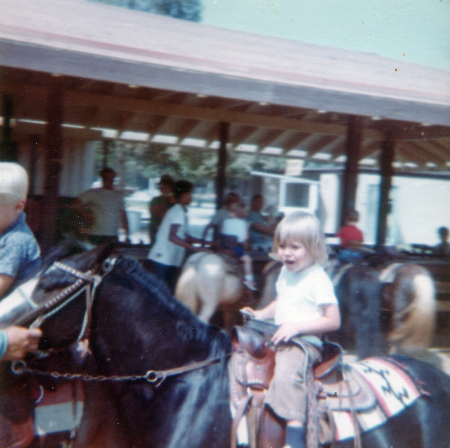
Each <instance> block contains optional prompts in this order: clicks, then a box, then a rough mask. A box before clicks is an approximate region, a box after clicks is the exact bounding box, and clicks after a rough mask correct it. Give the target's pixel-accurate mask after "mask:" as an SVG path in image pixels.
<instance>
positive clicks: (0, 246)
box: [0, 162, 40, 297]
mask: <svg viewBox="0 0 450 448" xmlns="http://www.w3.org/2000/svg"><path fill="white" fill-rule="evenodd" d="M27 192H28V175H27V172H26V171H25V170H24V168H22V167H21V166H20V165H18V164H17V163H11V162H0V297H2V296H4V295H5V294H6V293H7V292H8V291H9V290H10V289H12V288H13V287H14V286H15V285H16V284H17V283H18V282H20V281H21V280H23V279H24V278H25V277H27V276H28V275H29V274H31V273H32V272H33V271H34V270H36V269H37V268H38V267H39V264H40V251H39V246H38V244H37V241H36V239H35V238H34V235H33V233H32V232H31V230H30V229H29V227H28V225H27V224H26V222H25V213H24V209H25V204H26V200H27Z"/></svg>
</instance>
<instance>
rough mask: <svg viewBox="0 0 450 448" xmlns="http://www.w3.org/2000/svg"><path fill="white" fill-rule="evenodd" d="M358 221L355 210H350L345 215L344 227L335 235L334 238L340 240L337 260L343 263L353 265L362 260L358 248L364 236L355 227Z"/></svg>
mask: <svg viewBox="0 0 450 448" xmlns="http://www.w3.org/2000/svg"><path fill="white" fill-rule="evenodd" d="M358 221H359V213H358V212H357V211H356V210H350V211H349V212H348V213H347V218H346V220H345V226H343V227H341V228H340V229H339V231H338V233H336V236H337V237H339V238H340V239H341V245H340V249H339V253H338V260H339V261H341V262H343V263H353V262H358V261H361V260H362V259H363V255H362V253H361V252H360V251H359V247H360V246H361V244H362V242H363V240H364V235H363V233H362V231H361V230H360V229H359V228H358V227H357V225H356V224H357V223H358Z"/></svg>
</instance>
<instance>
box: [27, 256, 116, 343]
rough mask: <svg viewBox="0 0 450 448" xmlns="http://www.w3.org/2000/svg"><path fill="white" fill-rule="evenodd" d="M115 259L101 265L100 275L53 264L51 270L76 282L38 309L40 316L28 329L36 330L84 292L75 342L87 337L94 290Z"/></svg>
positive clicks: (58, 262) (61, 264)
mask: <svg viewBox="0 0 450 448" xmlns="http://www.w3.org/2000/svg"><path fill="white" fill-rule="evenodd" d="M115 261H116V258H111V259H109V258H108V259H107V260H105V261H104V262H103V264H102V265H101V268H102V272H101V274H97V273H94V272H95V271H94V270H88V271H86V272H81V271H79V270H77V269H75V268H73V267H71V266H69V265H67V264H64V263H62V262H60V261H56V262H54V263H53V265H52V266H51V268H56V269H59V270H62V271H65V272H67V273H69V274H71V275H73V276H74V277H75V278H76V279H77V280H76V281H75V282H74V283H72V284H71V285H70V286H68V287H66V288H64V289H63V290H62V291H60V292H59V293H58V294H57V295H56V296H55V297H52V298H50V299H49V300H48V301H46V302H45V303H44V304H43V305H41V306H40V307H39V310H40V314H39V316H38V317H37V318H36V319H35V320H34V321H33V323H32V324H31V325H30V328H38V327H40V326H41V325H42V323H43V322H44V321H45V320H47V319H48V318H49V317H51V316H53V315H54V314H56V313H57V312H58V311H59V310H61V309H62V308H64V307H65V306H66V305H68V304H69V303H70V302H72V301H73V300H75V299H76V298H77V297H78V296H79V295H80V294H82V293H84V292H86V311H85V314H84V318H83V324H82V326H81V330H80V333H79V336H78V338H77V339H76V341H80V340H81V339H83V338H86V337H88V334H87V333H88V329H89V324H90V320H91V313H92V305H93V300H94V296H95V290H96V289H97V287H98V285H100V283H101V282H102V280H103V277H104V276H105V275H106V274H108V273H109V272H111V270H112V269H113V267H114V264H115Z"/></svg>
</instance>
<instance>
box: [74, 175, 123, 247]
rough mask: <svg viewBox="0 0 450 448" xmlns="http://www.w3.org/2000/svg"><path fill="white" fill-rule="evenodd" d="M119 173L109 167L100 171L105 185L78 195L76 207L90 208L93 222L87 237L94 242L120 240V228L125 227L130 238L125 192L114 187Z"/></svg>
mask: <svg viewBox="0 0 450 448" xmlns="http://www.w3.org/2000/svg"><path fill="white" fill-rule="evenodd" d="M116 175H117V173H116V172H115V171H114V170H113V169H112V168H109V167H106V168H103V169H102V170H101V171H100V176H101V178H102V183H103V186H102V187H101V188H91V189H90V190H87V191H85V192H83V193H81V194H80V196H78V199H77V201H76V203H75V204H74V207H75V208H76V207H80V208H81V207H84V208H85V209H86V208H87V209H89V210H90V212H91V213H92V215H93V224H92V226H91V228H90V229H89V232H88V235H87V238H88V240H89V242H91V243H92V244H101V243H105V242H110V241H118V239H119V238H118V236H119V229H124V231H125V235H126V238H127V239H128V236H129V233H128V219H127V214H126V212H125V203H124V199H123V194H122V193H121V192H120V191H117V190H115V189H114V178H115V177H116Z"/></svg>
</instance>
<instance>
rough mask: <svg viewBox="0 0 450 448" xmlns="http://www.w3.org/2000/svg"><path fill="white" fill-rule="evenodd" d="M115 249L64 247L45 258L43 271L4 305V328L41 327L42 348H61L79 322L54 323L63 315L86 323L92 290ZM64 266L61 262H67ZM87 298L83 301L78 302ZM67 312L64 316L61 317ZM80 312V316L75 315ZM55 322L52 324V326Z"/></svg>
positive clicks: (0, 308)
mask: <svg viewBox="0 0 450 448" xmlns="http://www.w3.org/2000/svg"><path fill="white" fill-rule="evenodd" d="M113 248H114V247H113V246H112V245H109V246H102V247H98V248H96V249H93V250H91V251H88V252H86V251H85V250H84V249H83V247H81V246H79V245H77V244H73V243H70V244H67V243H63V244H61V245H58V246H56V247H55V248H53V249H52V250H50V252H49V253H48V254H47V256H46V257H45V259H44V261H43V263H42V266H41V269H40V270H39V271H38V272H37V274H35V275H34V276H33V277H31V278H29V279H27V280H25V281H24V282H23V283H22V284H20V285H19V286H18V287H17V288H16V289H14V290H13V291H12V292H11V293H10V294H9V295H8V296H7V297H5V298H4V299H3V300H2V301H1V302H0V328H2V327H3V328H5V327H7V326H10V325H22V326H34V327H37V326H39V327H41V329H42V330H43V334H44V335H43V338H42V340H41V343H40V347H44V348H49V347H60V346H62V345H66V344H68V342H69V341H70V340H71V339H73V337H74V336H73V333H75V332H76V328H75V327H79V325H76V324H78V322H74V324H73V325H70V324H69V321H68V320H67V319H66V320H64V319H54V318H53V316H54V315H56V314H58V315H59V314H61V315H64V316H70V317H71V318H70V319H71V320H76V319H82V318H83V315H84V311H83V310H85V309H86V300H85V299H84V298H85V297H86V295H87V294H88V293H89V289H90V288H91V287H92V285H94V284H95V281H96V276H97V275H98V274H99V273H101V269H102V265H103V262H104V261H105V260H106V258H107V257H108V256H109V255H110V254H111V252H112V250H113ZM63 259H64V262H61V261H60V260H63ZM77 297H80V298H81V297H83V299H80V300H74V299H75V298H77ZM62 309H64V311H65V312H64V313H59V311H60V310H62ZM76 309H78V310H79V312H75V310H76ZM50 322H51V323H50Z"/></svg>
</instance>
